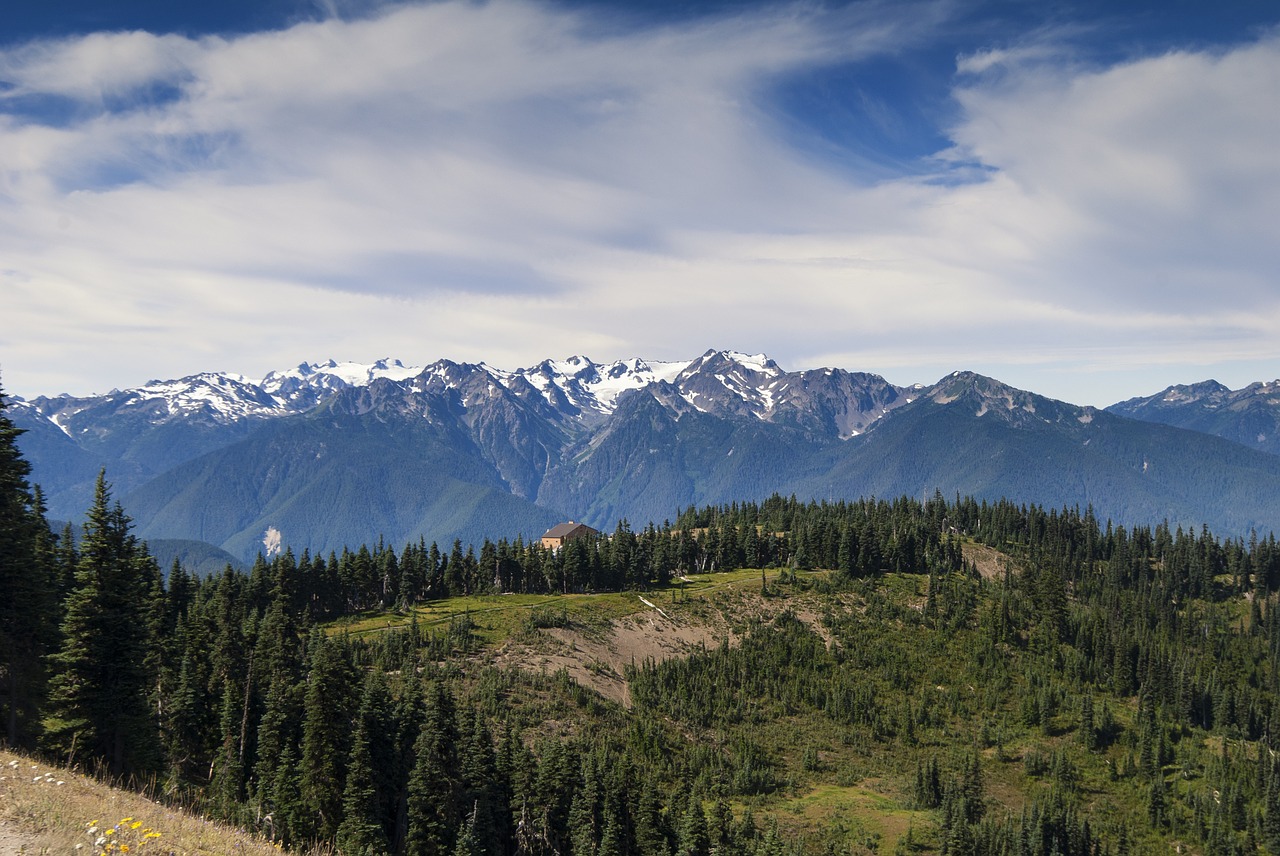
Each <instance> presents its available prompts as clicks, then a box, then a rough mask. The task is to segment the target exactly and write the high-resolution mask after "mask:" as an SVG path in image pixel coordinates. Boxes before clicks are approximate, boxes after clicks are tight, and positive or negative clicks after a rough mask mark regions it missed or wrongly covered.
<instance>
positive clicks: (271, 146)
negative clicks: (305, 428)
mask: <svg viewBox="0 0 1280 856" xmlns="http://www.w3.org/2000/svg"><path fill="white" fill-rule="evenodd" d="M14 5H16V7H17V8H16V12H15V10H13V9H8V10H6V16H5V20H4V21H3V22H0V384H2V385H3V389H4V392H5V393H6V394H9V395H18V396H22V397H26V398H31V397H34V396H37V395H55V394H59V393H64V392H65V393H71V394H76V395H86V394H92V393H101V392H106V391H108V390H110V389H113V388H128V387H131V386H138V385H141V384H143V383H145V382H146V381H148V380H150V379H153V378H154V379H171V378H178V377H182V376H185V375H189V374H194V373H197V372H202V371H228V372H235V373H239V374H243V375H246V376H249V377H251V378H261V377H262V376H264V375H265V374H267V373H268V372H269V371H272V370H276V369H285V368H288V367H291V366H294V365H297V364H298V363H300V362H304V361H319V360H324V359H328V358H334V359H337V360H340V361H344V360H354V361H364V362H372V361H373V360H375V359H378V358H382V357H393V358H398V359H401V360H403V361H404V362H405V363H407V364H418V365H426V364H427V363H430V362H433V361H435V360H436V359H440V358H446V359H451V360H455V361H459V362H461V361H468V362H479V361H485V362H488V363H489V364H491V365H494V366H497V367H499V368H504V369H516V368H520V367H525V366H529V365H533V364H535V363H538V362H540V361H541V360H543V359H545V358H556V359H561V358H565V357H568V356H570V355H574V354H583V355H586V356H588V357H590V358H591V359H594V360H596V361H597V362H610V361H613V360H616V359H626V358H630V357H636V356H639V357H644V358H648V359H653V360H678V359H691V358H693V357H695V356H697V355H699V354H701V353H702V352H704V351H706V350H707V349H709V348H717V349H732V350H738V351H743V352H747V353H765V354H768V355H769V356H770V357H772V358H773V359H775V360H776V361H777V362H778V363H779V365H781V366H782V367H783V368H784V369H787V370H800V369H805V368H815V367H824V366H829V367H840V368H846V369H850V370H854V371H868V372H874V373H876V374H880V375H883V376H884V377H885V378H887V379H888V380H889V381H891V382H893V383H897V384H903V385H905V384H910V383H916V382H922V383H931V382H933V381H935V380H937V379H938V378H940V377H942V376H943V375H945V374H948V373H950V372H952V371H956V370H973V371H977V372H980V373H982V374H986V375H990V376H992V377H995V378H998V379H1000V380H1002V381H1004V382H1006V383H1010V384H1012V385H1014V386H1017V387H1020V388H1023V389H1029V390H1032V391H1035V392H1037V393H1040V394H1043V395H1048V396H1051V397H1054V398H1059V399H1062V400H1065V401H1070V402H1073V403H1077V404H1088V405H1094V406H1105V405H1108V404H1111V403H1114V402H1116V401H1120V400H1123V399H1126V398H1130V397H1133V396H1138V395H1149V394H1152V393H1155V392H1157V391H1159V390H1161V389H1163V388H1164V387H1166V386H1169V385H1171V384H1177V383H1192V382H1196V381H1200V380H1204V379H1207V378H1215V379H1217V380H1219V381H1221V382H1223V383H1225V384H1227V385H1228V386H1230V387H1232V388H1239V387H1243V386H1245V385H1247V384H1248V383H1251V382H1253V381H1260V380H1271V379H1274V378H1277V377H1280V335H1278V333H1280V145H1278V144H1277V141H1280V98H1277V97H1276V94H1275V93H1277V92H1280V4H1277V3H1275V2H1272V0H1267V2H1244V0H1218V2H1207V1H1206V0H1197V2H1188V0H1161V2H1089V0H1081V2H1058V1H1057V0H987V2H965V0H883V1H882V0H858V2H829V3H819V2H808V1H807V0H806V2H795V3H786V2H783V3H774V2H735V1H734V0H719V1H718V2H703V3H699V2H676V0H658V2H635V0H608V1H607V2H537V0H491V2H429V3H403V2H381V0H323V2H314V0H221V2H218V3H206V4H194V3H172V2H169V0H115V2H112V0H107V2H103V0H42V2H37V0H17V2H16V3H15V4H14Z"/></svg>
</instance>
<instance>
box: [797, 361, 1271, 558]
mask: <svg viewBox="0 0 1280 856" xmlns="http://www.w3.org/2000/svg"><path fill="white" fill-rule="evenodd" d="M1277 464H1280V460H1277V459H1275V458H1274V457H1273V456H1269V455H1266V454H1263V453H1260V452H1257V451H1254V450H1251V449H1246V448H1244V447H1242V446H1240V445H1238V444H1235V443H1231V442H1228V441H1225V440H1222V439H1220V438H1217V437H1210V436H1206V435H1204V434H1199V433H1196V432H1192V431H1186V430H1181V429H1177V428H1172V427H1169V426H1164V425H1151V424H1145V423H1142V422H1139V421H1136V420H1131V419H1125V418H1123V417H1119V416H1116V415H1114V414H1111V413H1108V412H1105V411H1099V410H1096V409H1094V408H1089V407H1076V406H1074V405H1069V404H1064V403H1063V402H1058V401H1053V400H1051V399H1047V398H1044V397H1042V396H1037V395H1034V394H1031V393H1027V392H1024V391H1020V390H1015V389H1013V388H1011V387H1007V386H1005V385H1003V384H1000V383H999V382H998V381H994V380H991V379H990V378H984V377H982V376H980V375H975V374H972V373H957V374H955V375H952V376H951V377H949V378H944V379H943V380H942V381H940V382H939V383H938V384H937V385H935V386H934V387H932V388H931V389H929V390H927V391H925V393H924V394H922V395H921V396H920V397H919V398H916V399H915V400H914V401H912V402H911V403H910V404H908V405H904V406H903V407H901V408H899V409H898V410H896V411H895V412H894V414H893V417H892V419H885V420H883V421H882V422H880V423H878V424H877V425H876V426H875V427H874V428H873V429H872V430H871V431H870V432H869V433H868V435H867V436H866V438H865V439H864V442H863V443H862V444H860V445H858V446H856V447H853V446H851V447H849V448H848V449H847V450H842V451H841V453H840V454H839V460H838V461H837V462H835V463H834V464H833V466H832V467H831V471H830V474H829V476H828V483H829V484H830V485H831V489H834V490H836V491H837V492H840V493H843V494H844V495H860V494H866V495H876V496H885V497H887V496H897V495H902V494H907V495H912V496H917V497H919V496H922V495H925V496H928V495H931V494H932V493H933V492H934V491H935V490H941V491H942V492H943V494H944V495H948V496H950V495H954V494H956V493H960V494H972V495H974V496H976V497H979V498H985V499H990V500H994V499H999V498H1001V497H1008V498H1010V499H1013V500H1015V501H1018V502H1028V503H1036V504H1039V505H1043V506H1047V507H1058V508H1060V507H1063V506H1079V507H1080V508H1082V509H1083V508H1084V507H1086V506H1088V505H1092V506H1093V508H1094V511H1095V513H1096V514H1097V515H1098V516H1099V517H1100V518H1102V519H1107V518H1110V519H1113V520H1116V521H1117V522H1120V521H1123V522H1126V523H1129V522H1133V521H1148V522H1159V521H1162V520H1165V519H1168V520H1169V521H1170V522H1171V523H1174V524H1181V525H1184V526H1192V527H1197V528H1198V527H1199V526H1200V525H1201V524H1208V525H1209V526H1210V527H1211V528H1213V529H1214V530H1215V531H1220V532H1230V533H1246V532H1248V531H1249V530H1251V529H1253V528H1255V527H1256V528H1258V529H1262V530H1273V529H1275V528H1276V527H1277V525H1278V524H1280V466H1277ZM807 487H808V490H809V492H815V490H816V488H817V487H819V485H815V484H811V485H808V486H807ZM1209 497H1212V498H1213V501H1212V503H1209V502H1206V499H1207V498H1209Z"/></svg>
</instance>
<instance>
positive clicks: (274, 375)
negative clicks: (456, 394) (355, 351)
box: [259, 357, 422, 394]
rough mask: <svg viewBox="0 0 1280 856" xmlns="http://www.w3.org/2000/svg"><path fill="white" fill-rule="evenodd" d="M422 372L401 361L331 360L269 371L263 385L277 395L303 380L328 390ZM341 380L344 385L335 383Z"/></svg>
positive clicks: (405, 377) (418, 367) (388, 358)
mask: <svg viewBox="0 0 1280 856" xmlns="http://www.w3.org/2000/svg"><path fill="white" fill-rule="evenodd" d="M420 371H422V368H421V367H420V366H406V365H405V364H404V363H402V362H400V360H395V359H391V358H390V357H385V358H383V359H380V360H376V361H374V362H373V363H372V364H369V363H355V362H344V363H340V362H338V361H336V360H333V359H330V360H326V361H325V362H323V363H301V364H300V365H298V366H297V367H296V368H292V369H287V370H285V371H278V372H277V371H273V372H268V374H267V376H266V377H264V378H263V379H262V382H261V384H259V385H260V386H261V387H262V388H263V389H264V390H266V391H267V392H270V393H273V394H274V393H275V392H276V391H278V390H279V389H280V388H282V387H284V386H290V385H291V384H290V381H295V382H296V381H303V382H305V383H306V384H307V385H309V386H315V385H317V384H319V385H322V386H325V387H334V386H366V385H368V384H369V383H371V382H373V381H374V380H376V379H377V378H380V377H385V378H390V379H391V380H405V379H407V378H411V377H413V376H414V375H416V374H417V373H418V372H420ZM335 381H340V382H341V383H340V384H337V383H335Z"/></svg>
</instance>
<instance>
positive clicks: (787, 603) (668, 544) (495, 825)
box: [0, 398, 1280, 856]
mask: <svg viewBox="0 0 1280 856" xmlns="http://www.w3.org/2000/svg"><path fill="white" fill-rule="evenodd" d="M2 402H3V399H2V398H0V403H2ZM16 434H17V431H16V429H14V427H13V425H12V423H10V422H9V421H8V420H7V419H6V418H5V417H4V413H3V409H2V407H0V593H2V594H3V596H0V654H2V655H3V662H2V663H0V678H2V679H3V684H2V687H0V704H2V705H3V714H4V731H3V736H4V739H5V741H6V743H7V744H9V745H12V746H15V747H20V748H23V749H26V750H28V751H33V752H37V753H40V754H43V755H46V756H47V757H49V758H50V759H58V760H61V761H63V762H69V763H72V764H78V765H80V766H82V767H83V768H86V769H98V770H100V771H102V772H103V773H104V774H106V775H110V776H112V777H114V778H116V779H117V780H119V781H123V782H132V783H134V784H135V785H137V786H139V787H148V788H150V789H151V790H153V791H154V792H155V793H156V794H158V795H160V796H161V797H162V798H164V799H167V800H170V801H172V802H175V803H180V804H183V805H186V806H190V807H194V808H197V809H198V810H200V811H202V812H204V813H207V814H210V815H213V816H218V817H221V818H225V819H227V820H230V821H233V822H235V823H238V824H241V825H244V826H246V827H252V828H255V829H258V830H260V831H262V832H264V833H265V834H267V835H270V836H271V837H273V838H275V839H276V840H278V841H279V842H281V843H282V844H283V845H285V846H287V847H293V848H299V849H305V848H307V847H310V846H313V845H320V846H333V847H336V849H337V850H338V851H339V852H341V853H346V854H358V853H374V854H377V853H393V854H429V853H454V854H473V853H474V854H487V856H513V854H524V853H529V854H551V853H558V854H574V856H578V854H599V856H603V854H610V856H613V854H708V856H709V854H712V853H716V854H737V853H743V854H775V853H778V854H781V853H821V852H840V853H846V852H860V853H874V852H877V851H879V850H881V849H890V848H892V849H893V850H894V851H895V853H898V854H902V856H906V854H909V853H911V852H914V851H919V852H922V853H941V854H946V856H978V854H983V856H986V854H993V856H994V855H995V854H1001V855H1002V856H1003V854H1009V856H1014V854H1018V856H1022V854H1026V856H1031V854H1044V856H1049V854H1059V855H1060V856H1077V854H1079V856H1094V854H1099V855H1100V854H1104V853H1106V854H1117V856H1127V854H1131V853H1152V854H1154V853H1165V852H1169V851H1170V850H1171V849H1177V850H1178V851H1179V852H1186V851H1190V852H1198V853H1206V854H1209V853H1212V854H1219V853H1222V854H1236V853H1239V854H1252V853H1257V852H1264V853H1268V854H1276V855H1277V856H1280V759H1277V757H1276V755H1275V752H1274V750H1273V748H1272V744H1273V742H1275V740H1276V739H1277V738H1275V737H1274V736H1273V735H1274V734H1275V732H1276V730H1277V729H1278V728H1280V669H1278V668H1277V663H1278V662H1280V659H1278V654H1280V650H1278V647H1277V646H1280V612H1278V611H1277V608H1276V607H1277V598H1276V595H1275V594H1274V592H1275V591H1276V590H1277V589H1280V548H1278V547H1277V544H1276V541H1275V538H1274V536H1273V535H1271V534H1266V535H1262V534H1259V535H1257V536H1255V537H1252V538H1250V539H1248V540H1241V539H1234V540H1232V539H1226V540H1223V539H1219V538H1217V537H1215V536H1214V535H1213V534H1212V533H1210V532H1208V531H1206V530H1200V531H1195V532H1188V531H1183V530H1180V529H1173V530H1172V531H1171V530H1170V529H1169V528H1168V527H1164V526H1161V527H1155V528H1150V527H1128V528H1126V527H1123V526H1119V525H1113V524H1111V523H1109V522H1105V521H1099V520H1096V519H1094V517H1093V515H1092V513H1091V512H1090V511H1089V510H1088V509H1084V510H1080V509H1075V508H1071V509H1057V510H1054V509H1044V508H1039V507H1034V506H1020V505H1014V504H1012V503H1008V502H996V503H989V502H978V501H975V500H971V499H965V498H959V497H957V498H953V499H947V498H944V497H942V496H940V495H935V496H934V497H933V498H931V499H928V500H925V501H921V500H917V499H909V498H902V499H897V500H893V501H884V500H875V499H862V500H857V501H829V502H820V503H813V502H800V501H797V500H796V499H794V498H787V497H781V496H774V497H771V498H769V499H767V500H764V501H762V502H739V503H733V504H729V505H724V506H716V507H706V508H697V509H687V510H684V511H679V512H677V513H675V519H674V521H664V522H663V523H662V524H656V523H654V524H646V525H644V526H642V527H638V528H635V529H633V528H632V527H631V526H630V525H629V524H627V523H626V522H622V523H619V524H618V526H617V528H616V530H615V531H614V532H612V533H610V534H608V535H605V536H600V537H598V538H592V539H583V540H578V541H572V542H570V543H569V544H568V545H567V546H566V547H565V548H564V549H563V550H561V551H548V550H544V549H543V548H542V547H541V546H540V545H538V544H536V543H525V542H523V541H521V540H519V539H517V540H516V541H514V542H508V541H498V542H496V543H493V542H488V541H486V542H484V543H482V544H481V545H479V547H478V548H477V547H472V546H465V545H463V544H461V543H457V542H455V543H453V544H450V545H446V546H443V547H442V546H440V545H436V544H428V543H425V542H424V541H420V542H418V543H412V544H408V545H398V546H391V545H386V544H383V543H381V542H377V543H372V544H371V545H368V546H362V547H358V548H354V549H350V550H345V551H343V552H342V553H340V554H338V553H334V554H329V555H327V556H323V557H322V556H312V555H309V554H307V553H303V554H302V555H300V556H295V555H294V554H293V553H292V552H290V551H288V550H286V551H285V552H283V553H281V554H279V555H275V556H272V557H270V558H265V557H264V558H260V559H259V560H258V561H257V562H256V563H255V564H254V566H253V567H252V568H251V569H250V570H249V571H248V572H243V573H242V572H238V571H235V570H233V569H231V568H228V569H226V570H225V571H224V572H222V573H221V574H218V575H215V576H212V577H209V578H201V577H197V576H194V575H192V574H190V573H188V572H187V570H186V569H184V568H183V567H182V566H181V565H180V564H176V563H175V565H174V566H173V567H171V568H169V569H167V573H162V572H161V569H160V568H159V567H157V565H156V563H155V561H154V560H152V559H151V557H150V556H149V554H148V552H147V549H146V545H145V544H144V543H142V542H140V541H138V540H137V539H136V538H135V537H134V535H133V534H132V532H131V523H130V520H129V518H128V517H127V515H125V513H124V511H123V510H122V509H121V508H120V506H119V505H118V504H117V503H115V502H114V501H113V499H112V496H111V493H110V488H109V485H108V483H107V481H106V479H105V478H100V479H99V482H98V486H97V491H96V494H95V500H94V502H93V505H92V507H91V508H90V509H89V512H88V515H87V518H86V520H87V522H86V524H85V526H84V531H83V533H82V534H81V535H80V536H79V537H78V538H75V539H73V538H71V537H69V535H70V533H65V532H64V533H62V534H61V535H60V536H55V534H54V533H52V532H50V531H49V527H48V525H47V524H46V523H45V522H44V518H43V510H42V501H41V497H40V495H39V492H38V490H37V489H35V488H34V487H32V486H31V485H29V484H28V482H27V476H28V475H29V468H28V467H27V466H26V463H25V461H23V460H22V458H21V456H20V455H18V454H17V451H16V447H15V445H14V443H13V440H14V437H15V436H16ZM673 511H674V510H673ZM374 537H376V534H375V536H374ZM744 569H749V570H744ZM757 571H758V573H757ZM714 579H724V580H734V581H735V585H733V586H724V587H721V588H715V589H712V588H703V589H699V588H698V586H697V585H696V584H694V583H691V582H689V581H690V580H702V581H705V580H714ZM610 592H639V593H643V594H644V596H645V598H646V600H647V601H648V602H649V603H650V604H653V605H654V606H653V609H654V610H655V611H657V610H661V611H662V615H663V616H664V617H666V618H669V619H670V621H671V622H672V623H675V624H679V623H694V622H698V621H709V622H710V621H713V620H714V621H715V622H719V623H714V624H712V625H710V626H714V627H716V628H718V630H717V632H720V631H723V633H722V638H721V641H720V642H719V643H712V644H705V645H702V646H700V647H697V648H695V649H693V650H692V651H690V652H688V653H687V655H686V656H679V657H670V658H666V659H661V660H659V659H638V660H637V661H635V662H633V663H631V664H629V665H628V666H627V667H626V668H625V670H624V671H625V675H623V677H624V678H625V680H626V683H627V686H628V688H629V693H630V695H629V701H630V706H629V707H627V706H623V705H620V704H617V703H615V702H612V701H609V700H608V699H605V698H602V697H601V696H599V695H597V694H596V693H594V692H593V691H591V690H590V689H588V688H586V687H584V686H582V685H580V684H579V683H577V682H575V681H574V680H573V679H572V678H571V677H570V675H569V674H568V673H567V672H566V671H552V672H543V671H539V670H538V669H536V668H523V667H521V666H520V665H518V664H517V665H514V666H513V665H510V664H500V663H499V662H498V660H497V658H495V656H494V652H495V650H496V649H497V648H498V647H500V646H502V645H505V644H509V643H511V642H512V641H513V640H515V641H522V642H524V643H527V644H529V645H536V644H539V640H545V639H546V638H547V637H546V633H547V632H548V631H551V630H559V631H566V632H571V631H581V633H583V634H589V633H598V632H601V628H603V627H605V626H607V624H608V619H600V620H598V621H595V622H594V623H593V620H592V619H591V618H590V609H591V604H592V603H599V604H605V603H610V604H617V603H619V602H620V601H618V600H617V599H614V600H608V598H610V597H612V595H610V594H608V593H610ZM700 592H701V593H700ZM502 593H509V594H508V597H509V598H510V599H512V601H513V602H514V601H515V599H517V598H519V597H523V596H530V597H532V596H537V597H536V598H535V599H534V600H532V601H530V602H532V603H536V608H532V609H527V610H524V611H523V612H521V613H520V614H521V615H522V618H520V619H519V621H518V622H517V624H516V626H514V627H511V628H508V629H507V631H506V633H505V638H498V637H497V636H495V635H494V633H493V632H492V628H488V629H486V628H485V627H482V626H481V618H482V616H481V615H480V614H479V612H478V611H477V612H474V613H473V612H472V608H473V606H474V605H477V604H480V603H484V604H491V603H497V604H500V602H501V598H497V597H491V596H494V595H498V594H502ZM591 593H597V594H596V595H594V596H595V597H597V598H599V600H598V601H591V600H590V597H589V596H590V594H591ZM584 599H585V602H586V604H587V605H586V607H582V606H581V605H582V604H583V602H584ZM571 600H572V603H573V604H575V610H576V611H573V612H571V611H570V609H569V607H568V604H569V603H570V602H571ZM519 602H520V603H524V602H525V601H523V600H521V601H519ZM631 602H635V603H639V602H640V601H639V598H638V597H632V598H631V599H630V600H628V603H631ZM439 604H452V605H456V609H453V608H452V607H451V611H452V612H453V613H454V617H453V619H452V620H451V621H449V622H448V623H446V624H443V625H442V624H439V623H436V624H431V625H428V623H427V622H426V621H425V615H426V614H427V612H426V610H427V609H428V607H431V606H433V605H439ZM560 604H564V606H563V607H560V608H558V605H560ZM492 608H493V609H495V610H496V609H498V606H493V607H492ZM584 609H585V610H587V611H586V612H584V611H583V610H584ZM420 619H422V620H420ZM482 631H483V632H482ZM589 665H590V664H589ZM595 667H597V668H600V666H598V665H596V666H595Z"/></svg>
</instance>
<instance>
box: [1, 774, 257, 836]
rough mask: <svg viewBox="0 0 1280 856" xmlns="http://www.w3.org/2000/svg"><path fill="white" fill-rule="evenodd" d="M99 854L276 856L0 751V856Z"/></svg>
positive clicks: (222, 831) (188, 818)
mask: <svg viewBox="0 0 1280 856" xmlns="http://www.w3.org/2000/svg"><path fill="white" fill-rule="evenodd" d="M122 821H123V822H122ZM91 829H92V830H93V831H92V832H91V831H90V830H91ZM108 830H110V832H108ZM122 845H125V846H122ZM126 846H127V849H126ZM104 852H109V853H129V854H134V853H137V854H183V856H187V854H192V856H194V854H201V853H207V854H225V853H236V854H244V856H266V854H272V856H279V853H280V851H279V850H278V849H277V848H276V847H275V846H273V845H272V844H270V843H269V842H267V841H265V840H264V839H262V838H261V837H259V836H256V835H252V834H249V833H246V832H245V831H243V830H240V829H234V828H232V827H229V826H225V825H222V824H219V823H214V822H212V821H208V820H202V819H201V818H199V817H194V816H192V815H189V814H186V813H184V812H182V811H179V810H177V809H172V808H167V807H165V806H163V805H160V804H159V803H156V802H152V801H151V800H148V799H146V798H145V797H142V796H140V795H138V794H136V793H132V792H130V791H125V790H121V789H119V788H113V787H111V786H109V785H106V784H103V783H102V782H99V781H97V780H96V779H93V778H90V777H88V776H82V775H80V774H78V773H71V772H68V771H67V770H65V769H61V768H58V767H51V766H49V765H48V764H45V763H42V762H40V761H37V760H35V759H33V758H28V757H26V756H24V755H19V754H16V753H13V752H9V751H5V750H0V856H14V854H45V853H65V854H71V853H75V854H91V853H92V854H100V853H104Z"/></svg>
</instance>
